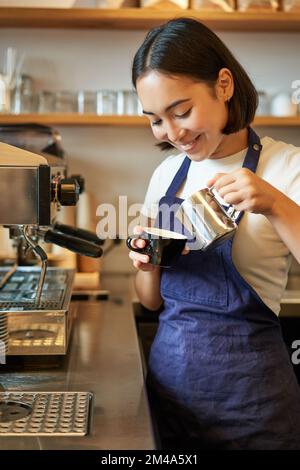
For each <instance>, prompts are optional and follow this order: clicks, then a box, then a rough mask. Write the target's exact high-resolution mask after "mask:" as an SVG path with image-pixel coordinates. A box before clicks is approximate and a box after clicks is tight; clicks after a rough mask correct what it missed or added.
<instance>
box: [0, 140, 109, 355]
mask: <svg viewBox="0 0 300 470" xmlns="http://www.w3.org/2000/svg"><path fill="white" fill-rule="evenodd" d="M79 194H80V178H75V177H72V178H68V177H67V169H66V164H65V161H64V159H62V158H59V157H57V156H53V155H47V156H45V155H40V154H37V153H33V152H30V151H27V150H24V149H21V148H18V147H15V146H12V145H8V144H5V143H0V200H1V202H0V225H1V226H3V227H5V228H6V229H7V230H8V231H9V236H10V238H11V240H12V243H13V246H14V249H15V253H16V256H15V262H14V263H13V264H12V263H11V264H10V265H7V266H6V265H4V266H2V267H0V358H1V355H2V356H5V357H6V358H7V359H9V356H40V355H42V356H51V355H65V354H66V353H67V349H68V343H69V339H70V332H71V327H72V321H73V318H74V315H75V310H74V306H73V304H72V303H71V294H72V284H73V278H74V270H71V269H62V268H55V267H49V266H48V258H47V254H46V251H45V250H44V249H43V248H42V246H41V242H43V243H54V244H57V245H59V246H61V247H64V248H67V249H69V250H71V251H74V252H76V253H79V254H81V255H85V256H91V257H100V256H101V255H102V248H101V246H100V245H101V244H102V243H103V241H102V240H99V239H98V237H97V236H96V234H94V233H92V232H89V231H87V230H83V229H78V228H75V227H71V226H68V225H64V224H61V223H58V222H57V221H56V215H57V211H58V210H59V208H60V206H70V205H76V203H77V201H78V198H79Z"/></svg>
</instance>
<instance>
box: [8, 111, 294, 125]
mask: <svg viewBox="0 0 300 470" xmlns="http://www.w3.org/2000/svg"><path fill="white" fill-rule="evenodd" d="M25 123H38V124H45V125H49V126H114V127H149V120H148V118H146V117H144V116H116V115H111V116H110V115H109V116H108V115H107V116H98V115H96V114H60V113H57V114H56V113H53V114H0V125H1V124H25ZM253 124H254V125H255V126H270V127H296V126H299V127H300V116H291V117H274V116H258V117H256V118H255V120H254V123H253Z"/></svg>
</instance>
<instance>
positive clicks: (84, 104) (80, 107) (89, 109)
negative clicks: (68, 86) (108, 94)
mask: <svg viewBox="0 0 300 470" xmlns="http://www.w3.org/2000/svg"><path fill="white" fill-rule="evenodd" d="M77 111H78V113H80V114H96V113H97V92H96V91H91V90H81V91H79V92H78V93H77Z"/></svg>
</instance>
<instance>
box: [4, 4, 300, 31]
mask: <svg viewBox="0 0 300 470" xmlns="http://www.w3.org/2000/svg"><path fill="white" fill-rule="evenodd" d="M180 16H188V17H193V18H196V19H198V20H200V21H202V22H203V23H205V24H206V25H207V26H209V27H210V28H212V29H214V30H217V31H242V32H245V31H285V32H293V31H300V13H288V12H279V11H278V12H274V11H270V12H269V11H267V10H266V11H262V12H232V13H228V12H212V11H211V12H209V11H201V10H191V9H188V10H181V9H174V10H159V9H150V8H121V9H117V10H108V9H100V8H99V9H84V8H69V9H63V8H58V9H55V8H50V9H49V8H0V27H1V28H65V29H69V28H70V29H71V28H73V29H74V28H80V29H149V28H152V27H153V26H157V25H159V24H161V23H163V22H165V21H168V20H170V19H172V18H176V17H180Z"/></svg>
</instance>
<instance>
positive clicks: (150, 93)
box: [129, 19, 300, 449]
mask: <svg viewBox="0 0 300 470" xmlns="http://www.w3.org/2000/svg"><path fill="white" fill-rule="evenodd" d="M133 83H134V85H135V87H136V89H137V93H138V96H139V99H140V101H141V103H142V107H143V110H144V114H145V115H146V116H148V117H149V120H150V125H151V128H152V131H153V134H154V136H155V137H156V138H157V139H158V140H159V141H160V143H161V145H162V146H163V147H164V148H171V147H174V148H175V149H177V150H179V154H176V155H174V156H171V157H169V158H167V159H166V160H164V161H163V162H162V164H161V165H160V166H159V167H158V168H157V169H156V170H155V172H154V174H153V176H152V179H151V181H150V185H149V188H148V192H147V195H146V200H145V204H144V208H143V214H144V215H146V216H148V217H153V210H152V209H153V205H155V204H156V205H158V207H161V206H162V204H168V205H172V204H174V203H175V202H177V203H180V202H182V200H183V199H185V198H186V197H188V196H189V195H191V194H192V193H193V192H195V191H196V190H197V189H200V188H201V187H204V186H211V185H214V186H215V188H216V189H217V190H218V192H219V194H220V196H222V197H223V198H224V200H225V201H226V202H227V203H230V204H233V206H234V207H235V208H236V209H237V210H238V211H241V214H240V217H239V219H238V230H237V232H236V234H235V237H234V239H233V241H232V240H229V241H228V240H227V241H225V242H224V243H223V244H222V245H220V246H219V247H216V248H215V249H211V250H208V251H206V252H203V251H200V250H196V251H195V250H190V251H189V253H188V254H186V255H183V256H180V259H179V261H178V262H177V263H176V265H175V266H173V267H172V268H171V269H162V268H159V267H154V266H152V265H151V264H149V258H148V257H147V256H146V255H143V254H140V253H136V252H134V251H130V253H129V256H130V257H131V259H132V260H133V264H134V266H135V267H136V268H137V270H138V272H137V276H136V289H137V293H138V296H139V298H140V301H141V302H142V304H144V305H145V306H146V307H148V308H149V309H157V308H159V307H161V306H162V307H163V308H162V313H161V314H160V321H159V328H158V332H157V335H156V337H155V340H154V343H153V345H152V349H151V354H150V359H149V374H148V385H149V391H150V395H151V401H152V404H153V407H154V410H155V411H156V417H157V421H158V427H159V430H160V434H161V438H162V447H163V448H167V447H173V448H176V447H177V448H180V447H182V448H188V447H195V448H198V449H199V448H210V449H211V448H213V449H300V389H299V387H298V384H297V381H296V378H295V375H294V372H293V369H292V365H291V363H290V358H289V355H288V353H287V350H286V347H285V344H284V342H283V339H282V334H281V330H280V325H279V320H278V312H279V304H280V299H281V296H282V293H283V291H284V288H285V284H286V280H287V272H288V268H289V258H290V254H291V253H292V254H293V255H294V256H295V258H296V259H297V260H298V261H300V237H299V233H300V207H299V205H298V204H299V203H300V149H297V148H295V147H294V146H292V145H288V144H285V143H283V142H276V141H274V140H273V139H271V138H269V137H264V138H262V139H260V138H259V137H258V135H257V134H256V133H255V132H254V131H253V130H252V129H251V128H250V127H249V126H250V124H251V122H252V120H253V118H254V115H255V110H256V106H257V94H256V91H255V89H254V87H253V84H252V83H251V81H250V79H249V77H248V75H247V74H246V72H245V71H244V69H243V68H242V66H241V65H240V64H239V62H238V61H237V60H236V59H235V58H234V57H233V55H232V54H231V52H230V51H229V50H228V49H227V47H226V46H225V45H224V44H223V43H222V41H221V40H220V39H219V38H218V37H217V36H216V35H215V34H214V33H213V32H212V31H210V30H209V29H208V28H207V27H205V26H204V25H202V24H201V23H198V22H196V21H194V20H191V19H177V20H173V21H170V22H169V23H167V24H165V25H163V26H160V27H158V28H155V29H154V30H152V31H150V32H149V33H148V35H147V36H146V38H145V40H144V42H143V44H142V45H141V47H140V48H139V50H138V51H137V53H136V55H135V58H134V62H133ZM158 221H159V218H157V222H156V224H158ZM161 228H171V229H172V227H170V226H168V227H161ZM137 232H138V229H137ZM133 243H134V245H135V247H142V246H144V241H143V240H142V239H140V238H138V237H137V239H136V240H134V241H133Z"/></svg>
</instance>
